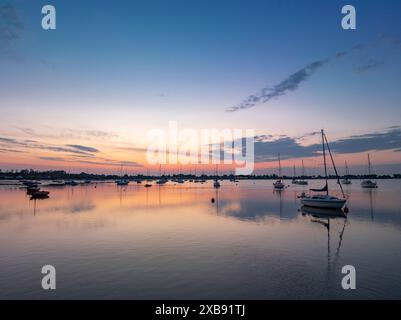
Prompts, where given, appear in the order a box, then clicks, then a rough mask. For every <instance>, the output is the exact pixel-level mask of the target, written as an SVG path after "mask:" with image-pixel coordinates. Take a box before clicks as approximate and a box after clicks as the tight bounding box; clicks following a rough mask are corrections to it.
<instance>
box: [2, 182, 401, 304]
mask: <svg viewBox="0 0 401 320" xmlns="http://www.w3.org/2000/svg"><path fill="white" fill-rule="evenodd" d="M313 184H319V181H313V182H311V187H313ZM48 189H49V190H50V191H51V193H50V198H49V199H46V200H42V201H41V200H35V201H33V200H32V201H30V200H29V197H27V196H26V191H25V190H23V189H19V188H15V187H12V188H6V187H1V188H0V243H1V245H0V256H1V257H3V259H2V260H0V268H1V270H2V273H1V274H0V287H1V288H2V291H1V292H0V297H4V296H7V297H17V298H18V297H21V296H24V297H31V296H33V297H40V298H44V296H43V293H42V292H41V290H39V289H40V288H39V289H37V288H36V284H37V273H35V272H33V271H34V270H36V269H37V268H39V267H40V266H38V265H40V264H41V263H43V264H44V263H49V261H50V262H53V263H55V264H58V265H60V268H61V269H60V274H62V275H63V277H62V279H63V280H60V281H61V282H60V290H58V294H59V295H60V297H68V298H96V297H101V298H105V297H109V296H108V294H109V293H110V292H113V293H114V295H115V296H113V297H119V298H166V297H168V298H239V299H240V298H255V299H265V298H296V299H299V298H344V297H346V296H345V295H346V294H348V293H345V292H344V291H343V290H342V289H341V287H339V283H341V280H339V277H341V272H340V269H341V267H342V266H343V265H346V264H352V265H355V266H356V267H357V269H358V268H361V270H363V272H362V274H361V278H360V279H361V280H360V281H364V278H366V279H373V278H374V279H376V278H377V274H380V282H377V281H376V282H375V281H368V282H366V283H365V282H363V285H362V286H361V287H362V288H365V289H361V290H357V292H355V293H353V295H352V297H356V298H365V297H368V298H371V297H376V296H380V297H386V296H387V297H395V296H399V294H401V285H396V283H398V282H397V281H398V279H399V265H401V232H400V231H401V211H400V208H401V198H400V197H399V194H400V193H401V181H397V180H392V181H383V182H381V185H380V188H379V189H375V190H362V189H361V188H360V187H359V184H357V183H354V184H352V185H350V186H347V187H346V190H345V191H346V193H347V197H348V198H349V203H348V207H349V209H350V211H349V213H348V214H347V216H345V215H344V213H343V212H341V211H332V210H330V211H325V210H322V209H312V208H306V207H301V205H300V203H299V199H298V198H297V195H299V194H300V193H302V192H303V191H305V187H303V186H291V187H289V188H287V189H285V190H283V191H274V190H273V188H272V186H271V183H270V181H241V182H240V183H238V184H234V183H228V182H223V183H222V186H221V188H219V189H215V188H213V184H212V183H205V184H204V185H200V184H195V183H185V184H177V185H173V184H166V185H164V186H153V187H152V188H145V187H144V186H143V185H141V184H130V185H128V186H124V187H117V186H116V185H115V184H107V183H104V184H98V185H95V186H94V185H88V186H76V187H63V188H57V187H49V188H48ZM212 199H213V200H214V201H212ZM78 213H79V214H78ZM379 262H380V263H379ZM43 264H42V265H43ZM15 270H18V272H15ZM272 275H274V276H272ZM88 279H89V280H88ZM27 286H28V287H27ZM77 287H79V288H80V290H79V291H77V290H76V288H77Z"/></svg>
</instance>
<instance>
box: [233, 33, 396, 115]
mask: <svg viewBox="0 0 401 320" xmlns="http://www.w3.org/2000/svg"><path fill="white" fill-rule="evenodd" d="M386 39H387V40H386ZM383 41H387V42H388V41H389V40H388V37H387V38H385V37H381V38H379V39H378V40H377V41H375V42H372V43H359V44H356V45H354V46H353V47H352V48H351V49H349V50H344V51H339V52H337V53H336V54H334V55H333V56H330V57H328V58H326V59H321V60H316V61H314V62H312V63H310V64H308V65H306V66H305V67H303V68H301V69H300V70H298V71H296V72H295V73H293V74H291V75H290V76H288V77H286V78H285V79H284V80H282V81H281V82H279V83H278V84H276V85H273V86H272V87H270V86H269V87H265V88H263V89H261V90H260V92H259V93H257V94H254V95H250V96H249V97H248V98H246V99H245V100H244V101H242V102H241V103H240V104H238V105H235V106H233V107H229V108H227V109H226V111H227V112H236V111H239V110H245V109H250V108H253V107H255V106H256V105H257V104H258V103H266V102H269V101H270V100H272V99H276V98H279V97H282V96H285V95H286V94H288V93H290V92H293V91H295V90H297V89H299V87H300V85H301V84H302V83H303V82H305V81H306V80H308V79H309V78H310V77H311V76H312V75H314V74H315V73H316V72H317V71H318V70H320V69H322V68H323V67H324V66H325V65H327V64H328V63H330V62H331V61H338V60H340V59H343V58H344V57H346V56H348V55H349V54H350V53H352V52H358V51H361V50H365V49H368V48H370V47H372V46H375V45H378V44H379V43H381V42H383ZM390 43H391V45H400V44H401V40H400V38H399V37H391V42H390ZM382 65H383V62H379V61H377V60H374V59H371V60H369V61H368V62H367V63H366V64H364V65H361V66H358V67H356V68H355V71H356V72H358V73H364V72H367V71H369V70H372V69H376V68H379V67H381V66H382Z"/></svg>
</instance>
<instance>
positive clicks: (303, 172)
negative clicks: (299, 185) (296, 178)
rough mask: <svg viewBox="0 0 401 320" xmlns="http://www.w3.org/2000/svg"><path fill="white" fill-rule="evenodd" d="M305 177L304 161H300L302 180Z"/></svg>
mask: <svg viewBox="0 0 401 320" xmlns="http://www.w3.org/2000/svg"><path fill="white" fill-rule="evenodd" d="M304 177H305V167H304V160H302V179H303V178H304Z"/></svg>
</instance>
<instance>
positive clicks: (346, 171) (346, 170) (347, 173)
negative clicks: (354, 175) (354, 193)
mask: <svg viewBox="0 0 401 320" xmlns="http://www.w3.org/2000/svg"><path fill="white" fill-rule="evenodd" d="M345 174H346V175H347V177H348V176H349V170H348V163H347V160H345Z"/></svg>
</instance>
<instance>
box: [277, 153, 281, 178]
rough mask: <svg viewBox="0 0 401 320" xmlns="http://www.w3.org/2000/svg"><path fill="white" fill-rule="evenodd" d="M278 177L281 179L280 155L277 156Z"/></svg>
mask: <svg viewBox="0 0 401 320" xmlns="http://www.w3.org/2000/svg"><path fill="white" fill-rule="evenodd" d="M278 175H279V178H281V161H280V154H278Z"/></svg>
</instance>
